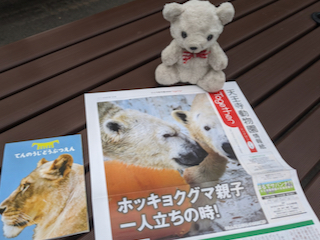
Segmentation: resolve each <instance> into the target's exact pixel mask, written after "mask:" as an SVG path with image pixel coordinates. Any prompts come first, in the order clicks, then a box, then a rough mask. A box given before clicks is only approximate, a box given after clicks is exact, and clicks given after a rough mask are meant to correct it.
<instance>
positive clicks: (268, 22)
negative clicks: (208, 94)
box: [218, 0, 317, 49]
mask: <svg viewBox="0 0 320 240" xmlns="http://www.w3.org/2000/svg"><path fill="white" fill-rule="evenodd" d="M315 2H317V0H304V1H301V0H279V1H277V2H275V3H273V4H271V5H269V6H267V7H265V8H263V9H261V10H259V11H256V12H254V13H252V14H250V15H248V16H246V17H245V18H243V19H240V20H238V21H236V22H234V24H230V25H228V26H226V28H225V30H224V33H223V34H221V36H220V38H219V40H218V41H219V42H221V43H223V44H221V46H222V47H223V48H224V49H229V48H231V47H233V46H235V45H237V44H239V43H241V42H243V41H245V40H247V39H248V38H250V37H252V36H253V35H255V34H258V33H259V32H261V31H263V30H265V29H267V28H268V27H271V26H272V25H274V24H276V23H278V22H280V21H281V20H283V19H285V18H287V17H289V16H290V15H292V14H294V13H295V12H298V11H300V10H301V9H303V8H305V7H307V6H309V5H310V4H312V3H315Z"/></svg>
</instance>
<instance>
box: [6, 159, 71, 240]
mask: <svg viewBox="0 0 320 240" xmlns="http://www.w3.org/2000/svg"><path fill="white" fill-rule="evenodd" d="M72 163H73V159H72V156H70V155H68V154H63V155H61V156H59V157H58V158H57V159H56V160H54V161H52V162H48V161H47V160H45V159H44V158H43V159H41V160H40V161H39V162H38V165H37V168H36V169H35V170H33V172H31V173H30V174H29V175H28V176H27V177H25V178H23V179H22V180H21V182H20V185H19V187H18V188H17V189H16V190H15V191H13V192H12V193H11V195H10V196H9V197H8V198H7V199H5V200H4V201H3V202H2V203H1V204H0V214H2V218H1V220H2V221H3V223H4V227H3V231H4V235H5V236H6V237H8V238H12V237H16V236H18V235H19V234H20V232H21V231H22V230H23V229H24V228H25V227H27V226H30V225H33V224H38V223H39V221H41V219H42V218H43V216H44V214H45V213H48V210H49V209H50V208H51V206H54V204H55V203H56V202H57V201H59V196H57V191H59V190H61V189H62V188H63V182H65V180H66V179H67V176H68V174H69V172H70V169H71V166H72ZM52 199H55V201H54V202H53V200H52Z"/></svg>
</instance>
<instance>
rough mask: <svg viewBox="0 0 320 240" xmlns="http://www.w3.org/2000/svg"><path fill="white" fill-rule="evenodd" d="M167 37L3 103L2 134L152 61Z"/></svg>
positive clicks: (158, 36)
mask: <svg viewBox="0 0 320 240" xmlns="http://www.w3.org/2000/svg"><path fill="white" fill-rule="evenodd" d="M166 38H167V39H168V38H170V36H169V32H167V31H165V32H160V33H158V34H155V35H153V36H152V37H149V38H146V39H144V40H141V41H138V42H136V43H134V44H132V45H130V46H128V47H124V48H121V49H120V50H118V51H116V52H112V53H110V54H108V55H106V56H103V57H101V58H99V59H97V60H95V61H91V62H89V63H88V64H85V65H82V66H81V67H78V68H75V69H73V70H72V71H68V72H66V73H64V74H61V75H59V76H57V77H55V78H52V79H50V80H48V81H45V82H42V83H40V84H37V85H36V86H34V87H32V88H29V89H27V90H25V91H23V92H20V93H19V94H15V95H13V96H10V97H8V98H5V99H3V100H1V102H0V109H1V110H0V112H1V111H2V112H4V113H5V114H3V115H1V116H0V131H3V130H5V129H7V128H9V127H11V126H13V125H15V124H17V123H19V122H22V121H25V120H26V119H28V118H30V117H33V116H35V115H36V114H39V113H40V112H41V111H45V110H47V109H48V108H50V107H54V106H55V105H57V104H60V103H62V102H63V101H66V100H68V99H71V98H73V97H76V96H77V95H80V94H81V93H83V92H84V91H87V90H90V89H93V88H94V87H96V86H98V85H101V84H103V83H104V82H107V81H110V80H111V79H113V78H115V77H117V76H120V75H122V74H124V73H126V72H128V71H130V70H132V69H134V68H136V67H138V66H139V65H142V64H144V63H146V62H148V61H150V60H152V59H153V58H155V57H157V56H159V53H160V51H161V49H163V48H164V47H165V46H166V44H167V43H166V42H164V41H163V39H166ZM141 53H144V54H141ZM22 103H23V104H22Z"/></svg>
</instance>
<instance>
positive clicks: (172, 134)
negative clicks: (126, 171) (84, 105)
mask: <svg viewBox="0 0 320 240" xmlns="http://www.w3.org/2000/svg"><path fill="white" fill-rule="evenodd" d="M98 109H99V118H100V119H99V120H100V132H101V141H102V148H103V153H104V155H105V156H106V157H108V158H112V159H117V160H120V161H123V162H126V163H128V164H135V165H138V166H143V167H151V168H160V169H162V168H166V169H175V170H179V171H182V170H183V169H185V168H187V167H190V166H195V165H198V164H199V163H201V162H202V161H203V159H204V158H205V157H206V156H207V152H206V151H205V150H203V148H202V147H201V146H200V145H199V144H198V143H197V142H196V141H194V140H193V139H191V138H190V137H188V136H187V135H185V134H183V133H182V132H181V131H180V129H179V128H178V127H177V126H175V125H173V124H170V123H168V122H166V121H163V120H161V119H159V118H156V117H154V116H151V115H149V114H146V113H142V112H140V111H137V110H132V109H123V108H121V107H119V106H118V105H116V104H114V103H111V102H102V103H98Z"/></svg>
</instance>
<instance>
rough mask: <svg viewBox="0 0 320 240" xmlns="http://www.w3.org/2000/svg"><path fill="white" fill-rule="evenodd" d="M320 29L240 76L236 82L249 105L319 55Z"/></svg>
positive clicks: (301, 69)
mask: <svg viewBox="0 0 320 240" xmlns="http://www.w3.org/2000/svg"><path fill="white" fill-rule="evenodd" d="M318 39H320V28H317V29H315V30H314V31H312V32H311V33H309V34H307V35H306V36H304V37H303V38H301V39H299V41H296V42H294V43H293V44H291V45H290V46H288V47H287V48H285V49H283V50H282V51H281V52H279V53H277V54H275V55H274V56H272V57H270V58H269V59H267V60H266V61H264V62H263V63H261V64H259V65H258V66H256V67H255V68H253V69H252V70H250V71H248V72H247V73H245V74H243V75H241V76H240V77H239V78H238V79H237V82H238V84H239V85H240V86H241V89H242V91H243V92H244V94H245V95H246V97H247V99H248V101H249V102H250V103H251V104H252V105H256V104H258V103H259V101H261V100H262V99H264V98H265V97H266V96H267V95H268V94H270V93H272V92H274V91H275V90H276V89H277V88H279V87H281V86H282V85H283V84H285V83H286V82H287V81H289V80H290V79H291V78H293V77H295V76H296V75H297V74H299V73H300V72H301V71H303V70H304V69H305V68H306V67H308V66H309V65H310V64H312V63H313V62H314V61H316V60H317V59H318V58H319V56H320V45H319V43H318Z"/></svg>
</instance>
